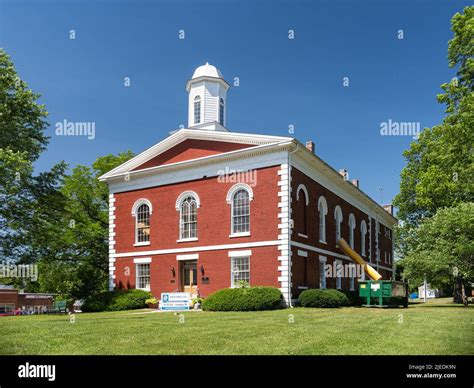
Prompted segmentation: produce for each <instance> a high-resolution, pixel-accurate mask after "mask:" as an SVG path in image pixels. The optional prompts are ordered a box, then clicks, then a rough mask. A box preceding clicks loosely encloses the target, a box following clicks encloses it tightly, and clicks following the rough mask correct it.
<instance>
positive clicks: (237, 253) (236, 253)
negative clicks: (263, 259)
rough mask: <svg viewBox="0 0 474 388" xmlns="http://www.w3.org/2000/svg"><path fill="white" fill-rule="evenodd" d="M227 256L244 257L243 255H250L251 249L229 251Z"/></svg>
mask: <svg viewBox="0 0 474 388" xmlns="http://www.w3.org/2000/svg"><path fill="white" fill-rule="evenodd" d="M228 255H229V257H245V256H252V251H251V250H250V249H249V250H245V251H229V252H228Z"/></svg>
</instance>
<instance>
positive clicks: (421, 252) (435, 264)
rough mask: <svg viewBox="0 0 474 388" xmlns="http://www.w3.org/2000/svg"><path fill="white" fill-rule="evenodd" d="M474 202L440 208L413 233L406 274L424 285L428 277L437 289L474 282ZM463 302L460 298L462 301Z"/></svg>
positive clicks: (462, 293) (463, 291)
mask: <svg viewBox="0 0 474 388" xmlns="http://www.w3.org/2000/svg"><path fill="white" fill-rule="evenodd" d="M473 225H474V203H472V202H470V203H460V204H459V205H457V206H454V207H448V208H444V209H440V210H438V211H437V212H436V214H435V215H434V216H433V217H430V218H426V219H425V220H423V221H422V222H421V223H420V225H419V226H418V228H417V230H416V233H414V234H413V235H412V236H411V241H410V244H409V245H410V247H412V248H411V249H410V251H409V253H408V254H407V256H406V257H405V258H404V259H403V266H404V275H405V276H406V277H408V278H409V279H410V280H411V281H412V282H413V283H415V284H421V283H422V282H423V279H424V277H425V276H426V279H427V280H428V282H429V283H430V284H431V285H432V286H434V287H437V288H440V289H446V288H450V287H451V286H452V285H453V284H454V287H456V288H459V290H458V291H459V292H458V293H456V294H459V295H460V296H461V300H462V301H464V302H465V300H466V299H465V298H466V288H468V287H469V284H470V283H471V282H472V281H474V227H473ZM458 301H460V300H458Z"/></svg>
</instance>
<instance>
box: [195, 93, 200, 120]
mask: <svg viewBox="0 0 474 388" xmlns="http://www.w3.org/2000/svg"><path fill="white" fill-rule="evenodd" d="M200 122H201V97H200V96H196V97H194V124H199V123H200Z"/></svg>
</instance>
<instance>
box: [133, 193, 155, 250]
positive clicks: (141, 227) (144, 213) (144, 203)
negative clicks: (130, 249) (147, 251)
mask: <svg viewBox="0 0 474 388" xmlns="http://www.w3.org/2000/svg"><path fill="white" fill-rule="evenodd" d="M152 211H153V208H152V205H151V202H150V201H149V200H148V199H144V198H141V199H139V200H138V201H136V202H135V203H134V204H133V207H132V216H133V217H135V245H148V244H150V215H151V213H152Z"/></svg>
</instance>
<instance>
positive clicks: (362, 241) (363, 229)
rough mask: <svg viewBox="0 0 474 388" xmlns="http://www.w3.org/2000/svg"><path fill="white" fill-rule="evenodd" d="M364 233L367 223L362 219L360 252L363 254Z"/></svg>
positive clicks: (364, 247) (364, 249) (364, 250)
mask: <svg viewBox="0 0 474 388" xmlns="http://www.w3.org/2000/svg"><path fill="white" fill-rule="evenodd" d="M366 235H367V223H366V222H365V220H362V222H361V223H360V254H361V255H362V256H365V254H366V242H365V240H366Z"/></svg>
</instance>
